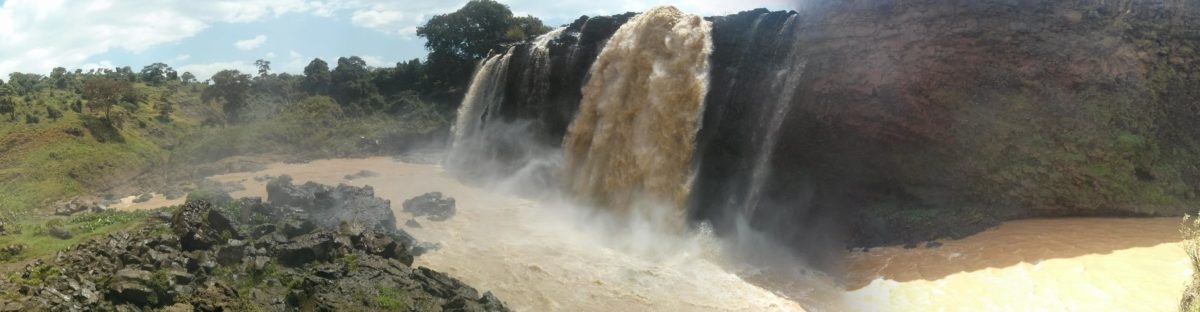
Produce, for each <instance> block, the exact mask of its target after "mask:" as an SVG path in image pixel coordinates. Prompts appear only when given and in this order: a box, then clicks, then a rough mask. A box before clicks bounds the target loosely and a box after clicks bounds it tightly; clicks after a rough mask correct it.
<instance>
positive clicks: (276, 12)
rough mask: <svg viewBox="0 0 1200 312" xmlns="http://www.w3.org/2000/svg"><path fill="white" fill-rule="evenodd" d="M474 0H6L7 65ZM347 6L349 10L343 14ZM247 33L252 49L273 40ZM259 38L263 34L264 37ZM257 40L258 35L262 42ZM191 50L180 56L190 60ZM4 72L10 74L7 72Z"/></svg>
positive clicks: (359, 22) (628, 2)
mask: <svg viewBox="0 0 1200 312" xmlns="http://www.w3.org/2000/svg"><path fill="white" fill-rule="evenodd" d="M466 2H467V0H448V1H435V0H410V1H391V0H210V1H144V0H90V1H89V0H7V1H0V73H7V72H12V71H23V72H35V73H47V72H49V71H50V69H51V68H53V67H57V66H64V67H68V68H76V67H82V66H83V65H85V64H93V65H95V64H99V63H97V61H95V60H93V59H92V57H94V56H96V55H99V54H103V53H106V52H109V51H111V50H125V51H129V52H132V53H134V54H137V53H141V52H143V51H145V50H147V49H150V48H153V47H156V46H160V45H163V44H167V43H173V42H179V41H181V40H185V39H187V38H190V37H192V36H195V35H196V34H197V33H199V32H201V31H203V30H205V29H208V28H209V27H210V25H212V24H215V23H247V22H254V21H260V20H263V19H267V18H274V17H279V16H283V15H286V14H312V15H315V16H324V17H332V18H339V19H340V18H343V16H345V17H346V18H347V19H348V22H349V23H351V24H353V25H355V26H358V27H362V28H366V29H371V30H375V31H379V32H383V33H387V34H393V35H397V36H400V37H404V38H411V37H413V36H415V32H416V28H417V27H418V26H420V25H422V24H424V23H425V22H426V21H427V20H428V19H429V18H431V17H433V16H434V15H437V14H444V13H449V12H453V11H455V10H457V9H458V8H461V7H462V6H463V5H464V4H465V3H466ZM501 2H503V3H506V4H508V5H509V6H510V7H511V8H512V10H513V11H514V12H515V13H516V14H518V15H526V14H532V15H534V16H537V17H540V18H542V19H543V20H544V21H546V22H547V23H550V24H553V25H555V26H557V25H558V24H562V23H568V22H570V21H572V20H574V19H575V18H577V17H579V16H580V15H593V16H594V15H602V14H616V13H623V12H626V11H644V10H646V9H648V8H651V7H653V6H656V5H661V4H666V3H668V1H667V0H613V1H595V0H557V1H552V2H545V1H533V0H501ZM793 2H796V0H746V1H727V0H699V1H687V2H686V3H680V4H679V6H680V8H681V9H683V10H684V11H687V12H690V13H695V14H701V15H718V14H729V13H735V12H737V11H740V10H744V9H751V8H755V7H761V6H766V7H768V8H771V9H788V8H791V7H793V5H792V3H793ZM342 14H345V15H342ZM261 38H262V40H261V41H264V42H257V41H255V40H251V41H247V42H246V43H245V45H238V48H242V47H243V46H244V47H246V49H253V48H255V47H259V46H263V45H265V39H266V36H262V37H261ZM254 39H258V38H257V37H256V38H254ZM256 42H257V43H256ZM186 60H188V58H184V59H177V61H186ZM0 76H2V75H0Z"/></svg>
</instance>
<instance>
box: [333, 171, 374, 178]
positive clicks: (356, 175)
mask: <svg viewBox="0 0 1200 312" xmlns="http://www.w3.org/2000/svg"><path fill="white" fill-rule="evenodd" d="M378 176H379V174H378V173H375V172H374V171H369V170H361V171H359V172H357V173H354V174H347V175H346V176H344V177H342V178H343V179H346V180H354V179H359V178H373V177H378Z"/></svg>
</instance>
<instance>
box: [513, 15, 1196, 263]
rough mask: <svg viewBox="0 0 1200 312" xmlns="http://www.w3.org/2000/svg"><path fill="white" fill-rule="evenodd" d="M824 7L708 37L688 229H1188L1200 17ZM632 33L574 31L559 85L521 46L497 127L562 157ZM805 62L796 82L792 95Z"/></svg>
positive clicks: (830, 238)
mask: <svg viewBox="0 0 1200 312" xmlns="http://www.w3.org/2000/svg"><path fill="white" fill-rule="evenodd" d="M811 3H817V4H809V5H808V6H807V7H805V8H803V9H802V10H801V12H800V13H795V12H768V11H765V10H758V11H749V12H743V13H740V14H737V15H731V16H724V17H714V18H710V20H711V21H712V22H713V23H714V27H713V35H712V38H713V41H714V42H713V47H714V50H713V56H712V59H711V62H712V63H711V68H712V72H711V76H710V86H709V94H708V97H707V99H706V107H705V109H706V111H705V116H704V121H703V122H704V124H703V126H702V128H701V133H700V135H699V138H698V142H697V147H698V148H697V152H696V155H695V156H696V157H695V163H694V164H693V165H694V166H695V169H696V172H697V179H696V181H695V184H694V185H693V189H692V198H691V201H690V204H689V206H690V209H691V213H692V217H693V219H694V220H697V221H711V223H713V224H714V226H715V228H716V229H717V230H718V232H728V231H729V230H730V229H732V228H733V227H732V226H733V225H734V222H733V220H738V218H741V219H743V220H744V221H746V224H748V225H750V226H751V227H753V228H756V229H758V230H761V231H764V232H767V233H769V236H771V237H775V238H777V239H780V240H781V241H784V242H786V243H788V244H791V245H793V246H797V247H798V248H801V249H805V248H807V247H814V248H815V247H822V246H825V245H827V244H841V243H843V242H845V241H846V239H848V244H849V245H852V246H872V245H879V244H890V243H900V242H910V241H919V240H927V239H934V238H939V237H947V236H949V237H960V236H965V235H969V234H971V233H975V232H977V231H979V230H982V229H984V228H986V227H988V226H992V225H994V224H997V223H998V222H999V221H1002V220H1005V219H1011V218H1020V217H1038V216H1086V215H1109V216H1111V215H1178V214H1181V213H1182V212H1183V211H1184V210H1185V208H1186V207H1189V206H1194V204H1196V203H1197V193H1198V192H1200V167H1198V166H1200V161H1197V160H1200V140H1198V139H1197V138H1200V125H1198V124H1197V122H1196V120H1200V119H1197V118H1198V117H1200V101H1198V100H1200V94H1198V92H1200V91H1197V90H1200V77H1198V76H1197V75H1198V74H1197V71H1196V69H1197V66H1198V65H1200V63H1197V57H1196V53H1197V49H1200V19H1198V18H1197V17H1200V9H1198V8H1200V5H1197V4H1196V3H1194V2H1189V1H1147V0H1138V1H1014V0H980V1H952V0H920V1H904V2H896V1H829V2H811ZM630 16H631V15H628V14H627V15H622V16H617V17H600V18H583V19H580V20H579V21H577V22H575V23H573V24H572V25H570V27H568V29H566V30H565V31H564V32H563V33H562V35H561V36H559V38H558V39H556V40H554V41H552V42H550V44H549V51H550V52H549V58H550V60H551V61H550V64H551V66H550V69H549V71H548V73H549V74H548V76H547V77H535V76H537V75H542V74H532V71H530V70H528V68H529V67H530V66H526V65H528V64H530V63H529V62H531V59H530V58H529V56H530V55H532V54H531V53H529V52H528V51H529V50H530V49H531V47H530V46H529V44H526V45H524V46H520V47H518V48H517V49H516V52H514V53H517V55H514V58H513V61H512V62H513V63H512V66H510V69H511V71H510V72H509V76H508V85H507V87H506V93H507V94H506V96H505V99H504V102H503V104H502V108H501V113H500V114H499V115H498V116H497V117H495V119H496V120H503V121H505V122H508V123H513V122H529V123H530V124H531V125H532V126H530V127H529V128H528V129H529V132H531V133H533V137H536V138H537V141H539V142H542V143H543V144H544V145H546V146H549V147H555V146H558V145H559V144H560V143H561V139H562V135H563V133H564V132H565V129H566V127H567V125H569V123H570V121H571V119H572V116H573V115H574V113H575V111H576V109H577V107H578V103H579V98H580V88H581V86H582V85H583V82H584V81H586V79H587V70H588V68H589V67H590V63H591V62H592V61H593V60H594V58H595V55H596V54H597V53H598V52H599V50H600V49H601V48H602V47H603V44H604V41H605V40H606V38H607V37H608V36H611V34H612V33H613V31H615V30H616V29H617V28H618V27H619V26H620V25H621V24H622V23H624V22H625V21H626V20H627V19H628V18H629V17H630ZM798 60H799V61H802V62H804V66H801V67H794V66H793V67H791V68H800V69H801V70H802V71H803V72H802V73H799V75H798V76H797V77H798V78H799V79H797V80H796V81H795V83H793V84H781V83H779V79H778V77H782V76H787V75H789V74H795V73H793V72H789V71H781V70H780V69H781V68H788V67H787V66H792V65H795V62H797V61H798ZM783 92H791V93H792V94H793V95H794V96H792V97H789V99H791V101H790V106H788V107H787V108H788V110H786V112H787V113H786V115H785V116H786V118H785V119H784V120H783V123H782V126H781V127H780V128H779V129H780V130H779V131H778V132H777V133H775V134H776V135H777V136H778V140H777V142H778V143H777V144H775V145H772V146H771V147H772V148H771V149H770V150H771V151H772V152H771V155H769V156H768V157H767V158H766V159H767V160H768V164H769V165H770V167H769V169H770V170H768V174H767V175H766V177H765V180H764V182H763V183H762V185H761V187H760V188H757V189H754V190H752V189H751V188H748V187H746V184H747V183H748V181H752V180H753V179H754V177H753V176H752V174H750V173H751V172H752V171H753V169H754V168H755V166H758V165H759V162H758V161H757V159H756V158H757V157H758V156H760V155H757V154H756V153H758V152H759V151H762V150H763V149H762V148H760V146H759V143H756V142H758V141H755V140H758V139H759V137H761V136H763V133H762V129H761V127H760V124H761V123H763V120H764V116H768V117H769V115H770V114H771V113H773V112H774V111H769V110H766V109H765V108H764V105H765V104H764V103H770V102H772V101H776V100H778V99H780V98H781V97H780V94H782V93H783ZM522 148H524V147H520V146H518V147H514V148H513V149H514V150H515V151H517V152H519V151H520V149H522ZM751 194H758V195H755V196H751ZM756 196H757V197H756ZM758 197H761V198H758ZM748 198H751V199H754V200H747V199H748ZM748 202H749V203H752V205H750V207H747V205H746V204H745V203H748ZM843 235H845V236H846V237H843Z"/></svg>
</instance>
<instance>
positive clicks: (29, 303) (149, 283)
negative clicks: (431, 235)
mask: <svg viewBox="0 0 1200 312" xmlns="http://www.w3.org/2000/svg"><path fill="white" fill-rule="evenodd" d="M273 188H274V191H273V192H272V194H273V197H272V198H274V199H277V200H279V202H278V203H276V202H268V203H264V202H262V201H261V200H258V199H241V200H237V201H235V202H233V203H231V204H229V205H226V206H223V207H215V206H213V205H212V204H210V203H208V202H204V201H192V202H188V203H187V204H185V205H183V206H182V207H179V208H178V209H177V210H176V211H175V213H174V214H173V215H170V216H163V217H161V218H156V219H154V220H150V221H148V224H147V225H145V226H143V227H141V228H140V229H137V230H134V231H130V232H122V233H117V234H111V235H108V236H107V237H104V238H100V239H95V240H92V241H88V242H85V243H82V244H80V245H77V246H75V247H73V248H71V249H69V250H66V251H63V252H60V253H59V254H58V255H57V256H55V257H54V258H53V259H51V260H49V261H47V262H41V261H37V262H34V263H31V264H29V265H28V266H26V268H25V269H24V270H21V271H20V272H18V273H17V275H16V276H17V277H18V278H13V279H10V280H5V281H0V292H4V296H3V297H0V298H3V299H0V307H2V308H5V309H8V308H13V309H17V310H51V311H93V310H106V311H110V310H118V311H140V310H150V309H168V310H171V309H175V310H185V311H192V310H195V311H242V310H248V309H260V310H272V311H284V310H297V309H299V310H318V311H345V310H356V311H359V310H419V311H507V308H505V307H504V305H503V303H501V302H500V300H499V299H497V298H496V297H495V296H493V295H492V294H491V293H482V294H481V293H479V292H478V291H476V290H475V289H474V288H471V287H470V286H468V285H466V284H464V283H462V282H460V281H458V280H456V279H454V278H452V277H449V276H447V275H445V274H442V273H439V272H435V271H433V270H430V269H427V268H423V267H418V268H413V267H412V262H413V257H414V256H415V255H417V254H419V252H420V251H421V249H422V247H419V246H418V245H419V244H417V243H416V241H415V240H414V239H413V238H412V237H411V236H409V235H408V234H406V233H404V232H403V231H401V230H398V229H396V228H395V223H396V220H395V218H394V217H392V216H391V210H390V207H389V204H388V203H387V201H385V200H381V199H378V198H375V197H374V196H373V193H372V192H371V189H370V188H369V187H367V188H356V187H349V186H345V185H342V186H338V187H329V186H324V185H317V184H306V185H304V186H295V185H291V184H290V181H288V180H287V179H283V180H282V181H276V182H274V183H273ZM281 192H282V193H281ZM281 194H283V195H281ZM385 211H386V213H385ZM376 218H378V219H376ZM384 222H386V223H388V224H390V226H385V225H383V223H384Z"/></svg>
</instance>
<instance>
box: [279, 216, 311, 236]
mask: <svg viewBox="0 0 1200 312" xmlns="http://www.w3.org/2000/svg"><path fill="white" fill-rule="evenodd" d="M316 229H317V225H316V224H314V223H312V221H308V220H290V221H288V222H287V223H284V224H283V234H284V235H287V237H288V238H292V237H296V236H300V235H304V234H308V233H312V231H313V230H316Z"/></svg>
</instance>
